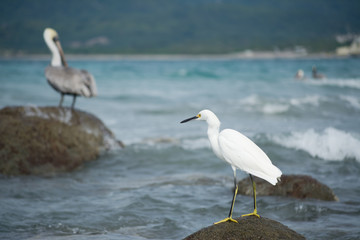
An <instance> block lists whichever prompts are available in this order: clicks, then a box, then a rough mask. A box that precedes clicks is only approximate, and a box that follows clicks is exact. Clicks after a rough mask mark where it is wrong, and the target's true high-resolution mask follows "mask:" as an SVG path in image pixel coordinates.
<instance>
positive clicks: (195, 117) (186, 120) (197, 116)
mask: <svg viewBox="0 0 360 240" xmlns="http://www.w3.org/2000/svg"><path fill="white" fill-rule="evenodd" d="M199 117H200V116H199V114H198V115H196V116H194V117H191V118H188V119H185V120H182V121H181V122H180V123H186V122H188V121H191V120H194V119H198V118H199Z"/></svg>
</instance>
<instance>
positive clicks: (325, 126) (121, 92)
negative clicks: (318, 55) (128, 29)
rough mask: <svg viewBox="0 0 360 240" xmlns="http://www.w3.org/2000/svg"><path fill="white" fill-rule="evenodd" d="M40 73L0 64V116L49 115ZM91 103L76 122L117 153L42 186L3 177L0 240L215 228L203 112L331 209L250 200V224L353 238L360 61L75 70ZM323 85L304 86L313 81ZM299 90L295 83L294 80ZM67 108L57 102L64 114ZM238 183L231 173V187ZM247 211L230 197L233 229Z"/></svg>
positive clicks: (358, 224)
mask: <svg viewBox="0 0 360 240" xmlns="http://www.w3.org/2000/svg"><path fill="white" fill-rule="evenodd" d="M47 64H48V61H43V60H2V61H0V83H1V84H0V106H1V107H5V106H9V105H35V106H57V104H58V102H59V100H60V96H59V94H58V93H56V92H55V91H54V90H53V89H52V88H51V87H50V86H49V85H48V84H47V82H46V80H45V77H44V68H45V67H46V66H47ZM69 64H70V65H71V66H73V67H77V68H84V69H87V70H88V71H90V72H91V73H92V74H93V75H94V76H95V78H96V82H97V86H98V91H99V96H98V97H96V98H92V99H86V98H78V100H77V103H76V108H78V109H80V110H83V111H87V112H90V113H92V114H95V115H96V116H97V117H99V118H100V119H101V120H102V121H103V122H104V123H105V124H106V125H107V126H108V127H109V128H110V129H111V130H112V131H113V132H114V133H115V135H116V136H117V138H118V139H120V140H122V141H123V142H124V143H125V144H126V145H127V146H126V148H125V149H122V150H115V149H114V150H112V151H110V152H108V153H106V154H104V155H102V156H101V157H100V159H98V160H97V161H93V162H91V163H89V164H87V165H85V166H83V167H82V168H80V169H77V170H76V171H74V172H71V173H63V174H57V175H55V176H52V177H40V176H21V177H5V176H1V175H0V188H1V191H0V206H1V208H0V216H1V217H0V239H181V238H184V237H186V236H187V235H189V234H191V233H193V232H195V231H197V230H200V229H201V228H203V227H206V226H209V225H211V224H212V223H213V222H215V221H218V220H221V219H223V218H224V217H226V216H227V214H228V208H229V207H230V204H231V199H232V183H233V182H232V170H231V168H230V166H228V165H227V164H225V163H224V162H222V161H220V160H219V159H217V158H216V156H215V155H214V154H213V153H212V151H211V149H210V147H209V143H208V140H207V135H206V124H205V123H204V122H189V123H187V124H180V121H181V120H183V119H185V118H188V117H191V116H194V115H195V114H197V113H198V112H199V111H200V110H202V109H205V108H208V109H211V110H212V111H214V112H215V113H216V114H217V115H218V117H219V119H220V121H221V122H222V128H233V129H236V130H238V131H240V132H242V133H244V134H245V135H247V136H248V137H250V138H251V139H253V140H254V141H255V142H256V143H257V144H258V145H259V146H260V147H261V148H262V149H263V150H264V151H265V152H266V153H267V154H268V155H269V157H270V158H271V159H272V161H273V163H274V164H275V165H276V166H278V167H279V168H280V169H281V170H282V171H283V173H284V174H306V175H310V176H312V177H314V178H316V179H317V180H319V181H320V182H322V183H324V184H326V185H328V186H329V187H330V188H332V189H333V190H334V192H335V194H336V195H337V196H338V197H339V199H340V201H339V202H324V201H318V200H313V199H308V200H298V199H293V198H284V197H261V196H259V197H258V211H259V213H260V215H262V216H264V217H267V218H271V219H274V220H276V221H279V222H281V223H283V224H285V225H287V226H288V227H290V228H291V229H293V230H295V231H297V232H299V233H301V234H303V235H304V236H305V237H306V238H307V239H358V238H359V237H360V179H359V177H360V120H359V119H360V59H315V58H314V59H273V60H250V59H248V60H247V59H238V60H233V59H228V60H226V59H225V60H224V59H222V60H221V59H218V60H216V59H212V60H204V59H202V60H199V59H191V58H189V59H181V60H124V59H122V60H86V61H85V60H78V61H75V60H73V61H69ZM313 65H316V66H317V68H318V71H319V72H321V73H323V74H325V75H326V76H327V78H326V79H324V80H313V79H312V78H311V68H312V66H313ZM300 68H301V69H303V70H304V71H305V75H306V77H307V79H306V80H304V81H297V80H295V79H294V78H293V76H294V75H295V73H296V71H297V70H298V69H300ZM71 100H72V98H71V97H66V98H65V105H67V106H70V104H71ZM243 177H247V175H246V174H245V173H243V172H240V171H238V178H239V179H241V178H243ZM250 211H252V198H251V197H247V196H239V197H238V198H237V202H236V205H235V210H234V216H235V217H237V216H240V215H241V214H244V213H248V212H250Z"/></svg>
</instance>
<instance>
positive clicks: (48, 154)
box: [0, 106, 123, 175]
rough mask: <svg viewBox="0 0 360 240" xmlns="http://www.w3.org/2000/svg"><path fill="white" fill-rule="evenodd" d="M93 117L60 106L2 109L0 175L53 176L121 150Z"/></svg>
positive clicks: (113, 138) (99, 121)
mask: <svg viewBox="0 0 360 240" xmlns="http://www.w3.org/2000/svg"><path fill="white" fill-rule="evenodd" d="M122 146H123V145H122V143H121V142H119V141H117V140H116V138H115V136H114V134H113V133H112V132H111V131H110V130H109V129H108V128H107V127H106V126H105V125H104V124H103V123H102V121H101V120H100V119H98V118H97V117H95V116H94V115H92V114H89V113H86V112H83V111H80V110H73V109H70V108H59V107H32V106H29V107H22V106H20V107H5V108H3V109H1V110H0V173H1V174H4V175H20V174H40V175H41V174H49V173H50V174H51V173H54V172H62V171H70V170H73V169H75V168H77V167H79V166H80V165H82V164H83V163H84V162H86V161H90V160H94V159H96V158H97V157H98V156H99V154H100V153H101V152H102V151H105V150H107V149H110V148H119V147H122Z"/></svg>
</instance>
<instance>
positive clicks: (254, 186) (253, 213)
mask: <svg viewBox="0 0 360 240" xmlns="http://www.w3.org/2000/svg"><path fill="white" fill-rule="evenodd" d="M249 175H250V179H251V182H252V185H253V195H254V212H252V213H249V214H244V215H241V216H242V217H246V216H252V215H254V216H257V217H260V215H259V214H257V208H256V184H255V182H254V180H253V178H252V175H251V174H249Z"/></svg>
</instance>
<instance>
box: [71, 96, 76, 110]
mask: <svg viewBox="0 0 360 240" xmlns="http://www.w3.org/2000/svg"><path fill="white" fill-rule="evenodd" d="M75 101H76V95H75V94H74V95H73V102H72V104H71V109H74V106H75Z"/></svg>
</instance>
